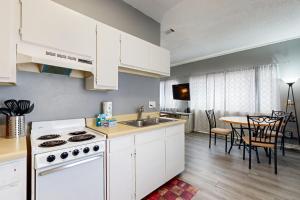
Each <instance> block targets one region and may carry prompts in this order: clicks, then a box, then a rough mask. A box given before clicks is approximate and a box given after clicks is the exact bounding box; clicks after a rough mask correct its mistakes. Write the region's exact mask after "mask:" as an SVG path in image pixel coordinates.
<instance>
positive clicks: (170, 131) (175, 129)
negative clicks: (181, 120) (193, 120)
mask: <svg viewBox="0 0 300 200" xmlns="http://www.w3.org/2000/svg"><path fill="white" fill-rule="evenodd" d="M179 133H184V124H180V125H177V126H171V127H167V128H166V137H170V136H173V135H176V134H179Z"/></svg>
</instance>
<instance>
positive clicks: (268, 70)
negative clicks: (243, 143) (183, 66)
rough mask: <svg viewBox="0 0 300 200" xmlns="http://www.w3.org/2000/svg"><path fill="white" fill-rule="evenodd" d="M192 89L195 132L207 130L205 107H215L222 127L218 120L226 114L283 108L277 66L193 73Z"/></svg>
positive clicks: (252, 112) (206, 108) (243, 113)
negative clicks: (196, 74)
mask: <svg viewBox="0 0 300 200" xmlns="http://www.w3.org/2000/svg"><path fill="white" fill-rule="evenodd" d="M190 89H191V109H192V111H193V112H194V113H195V131H200V132H207V131H208V121H207V118H206V114H205V110H209V109H214V110H215V115H216V119H217V124H218V126H220V127H221V126H222V125H223V123H220V122H219V121H218V119H219V118H220V117H222V116H224V115H227V116H228V115H246V114H250V115H251V114H257V113H270V112H271V111H272V109H279V107H280V97H279V92H278V90H279V86H278V83H277V66H276V65H266V66H259V67H251V68H242V69H239V70H232V71H228V72H222V73H213V74H206V75H200V76H193V77H191V78H190Z"/></svg>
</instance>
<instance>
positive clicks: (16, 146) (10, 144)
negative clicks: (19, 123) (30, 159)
mask: <svg viewBox="0 0 300 200" xmlns="http://www.w3.org/2000/svg"><path fill="white" fill-rule="evenodd" d="M26 156H27V145H26V137H20V138H13V139H7V138H0V162H5V161H10V160H15V159H19V158H24V157H26Z"/></svg>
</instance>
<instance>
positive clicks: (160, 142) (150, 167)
mask: <svg viewBox="0 0 300 200" xmlns="http://www.w3.org/2000/svg"><path fill="white" fill-rule="evenodd" d="M150 134H157V132H155V131H153V132H149V133H145V134H143V135H144V136H145V137H149V138H151V135H150ZM138 136H139V135H138ZM140 137H142V136H140ZM136 140H137V139H136ZM164 182H165V142H164V137H163V136H162V137H160V138H157V139H155V140H152V141H149V142H146V143H144V144H137V146H136V199H142V198H143V197H145V196H146V195H148V194H149V193H151V192H152V191H154V190H155V189H157V188H158V187H160V186H161V185H162V184H163V183H164Z"/></svg>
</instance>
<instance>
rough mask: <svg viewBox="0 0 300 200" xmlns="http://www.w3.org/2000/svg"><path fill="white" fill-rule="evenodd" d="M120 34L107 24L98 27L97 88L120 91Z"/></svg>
mask: <svg viewBox="0 0 300 200" xmlns="http://www.w3.org/2000/svg"><path fill="white" fill-rule="evenodd" d="M120 48H121V47H120V32H119V31H118V30H117V29H114V28H112V27H110V26H107V25H105V24H99V25H98V26H97V72H96V73H97V76H96V77H97V79H96V85H97V86H96V88H99V89H102V88H103V89H115V90H116V89H118V66H119V64H120Z"/></svg>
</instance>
